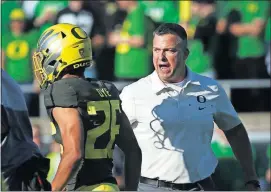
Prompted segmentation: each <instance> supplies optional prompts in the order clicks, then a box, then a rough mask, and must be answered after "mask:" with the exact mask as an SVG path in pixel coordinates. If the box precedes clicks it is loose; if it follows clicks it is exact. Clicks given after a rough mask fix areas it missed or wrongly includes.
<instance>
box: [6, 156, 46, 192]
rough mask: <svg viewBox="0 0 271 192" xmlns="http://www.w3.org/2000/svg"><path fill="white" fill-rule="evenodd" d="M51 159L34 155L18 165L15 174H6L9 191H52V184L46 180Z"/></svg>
mask: <svg viewBox="0 0 271 192" xmlns="http://www.w3.org/2000/svg"><path fill="white" fill-rule="evenodd" d="M49 167H50V160H49V159H46V158H43V157H33V158H31V159H29V160H28V161H26V162H25V163H23V164H22V165H21V166H20V167H18V168H17V169H16V170H15V171H14V172H13V174H10V175H5V173H4V178H5V180H6V181H5V183H6V185H7V188H8V190H9V191H51V184H50V183H49V182H48V181H47V180H46V177H47V174H48V171H49Z"/></svg>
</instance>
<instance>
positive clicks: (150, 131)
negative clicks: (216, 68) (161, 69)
mask: <svg viewBox="0 0 271 192" xmlns="http://www.w3.org/2000/svg"><path fill="white" fill-rule="evenodd" d="M182 84H183V86H182V87H180V86H176V85H174V84H171V85H165V84H164V83H163V82H162V81H161V80H160V79H159V77H158V75H157V73H156V72H153V73H152V74H151V75H149V76H147V77H145V78H142V79H140V80H139V81H137V82H135V83H133V84H131V85H128V86H126V87H125V88H124V89H123V91H122V93H121V100H122V107H123V110H124V111H125V113H126V114H127V116H128V118H129V120H130V122H131V124H132V127H133V130H134V133H135V135H136V138H137V140H138V143H139V146H140V148H141V150H142V169H141V176H143V177H148V178H158V179H159V180H165V181H169V182H173V183H192V182H195V181H199V180H202V179H205V178H206V177H208V176H210V175H211V174H212V173H213V172H214V170H215V168H216V166H217V159H216V157H215V156H214V154H213V152H212V149H211V139H212V135H213V128H214V123H213V122H215V123H216V124H217V125H218V127H220V128H221V129H223V130H229V129H231V128H233V127H235V126H237V125H239V124H240V123H241V121H240V119H239V118H238V115H237V113H236V111H235V110H234V108H233V106H232V104H231V102H230V101H229V99H228V97H227V95H226V93H225V91H224V90H223V88H222V87H221V86H220V85H218V83H217V82H216V81H215V80H213V79H210V78H208V77H204V76H201V75H198V74H195V73H193V72H191V71H190V70H189V69H188V75H187V77H186V79H185V80H184V82H183V83H182Z"/></svg>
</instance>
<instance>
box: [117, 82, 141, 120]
mask: <svg viewBox="0 0 271 192" xmlns="http://www.w3.org/2000/svg"><path fill="white" fill-rule="evenodd" d="M120 99H121V107H122V110H123V111H124V113H125V114H126V115H127V117H128V119H129V121H130V124H133V123H134V122H136V121H137V119H136V108H135V102H134V97H133V96H132V93H131V92H130V91H129V87H125V88H124V89H123V90H122V92H121V94H120Z"/></svg>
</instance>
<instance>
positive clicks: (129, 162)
mask: <svg viewBox="0 0 271 192" xmlns="http://www.w3.org/2000/svg"><path fill="white" fill-rule="evenodd" d="M120 121H121V122H120V133H119V135H118V137H117V139H116V144H117V145H118V147H119V148H120V149H121V150H122V151H123V152H124V154H125V191H137V187H138V183H139V177H140V173H141V161H142V154H141V149H140V147H139V145H138V143H137V140H136V137H135V135H134V132H133V129H132V128H131V125H130V122H129V120H128V118H127V116H126V115H125V113H124V112H123V111H122V113H121V119H120Z"/></svg>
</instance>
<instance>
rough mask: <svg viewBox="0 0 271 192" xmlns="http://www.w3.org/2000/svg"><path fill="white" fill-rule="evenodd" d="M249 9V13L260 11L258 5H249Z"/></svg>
mask: <svg viewBox="0 0 271 192" xmlns="http://www.w3.org/2000/svg"><path fill="white" fill-rule="evenodd" d="M247 9H248V12H249V13H256V12H257V11H258V5H257V4H256V3H249V4H248V6H247Z"/></svg>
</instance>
